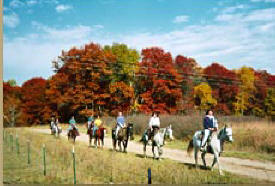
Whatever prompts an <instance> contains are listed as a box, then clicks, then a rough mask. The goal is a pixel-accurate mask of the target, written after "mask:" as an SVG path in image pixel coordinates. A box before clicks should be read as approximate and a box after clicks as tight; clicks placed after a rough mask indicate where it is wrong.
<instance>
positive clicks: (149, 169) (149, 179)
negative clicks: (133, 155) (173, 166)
mask: <svg viewBox="0 0 275 186" xmlns="http://www.w3.org/2000/svg"><path fill="white" fill-rule="evenodd" d="M148 184H152V178H151V168H148Z"/></svg>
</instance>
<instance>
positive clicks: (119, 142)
mask: <svg viewBox="0 0 275 186" xmlns="http://www.w3.org/2000/svg"><path fill="white" fill-rule="evenodd" d="M118 146H119V152H122V147H121V141H120V140H119V141H118Z"/></svg>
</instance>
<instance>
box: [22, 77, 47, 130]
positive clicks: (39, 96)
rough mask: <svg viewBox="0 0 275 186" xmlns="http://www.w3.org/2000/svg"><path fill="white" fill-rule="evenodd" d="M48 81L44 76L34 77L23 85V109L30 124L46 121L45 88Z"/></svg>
mask: <svg viewBox="0 0 275 186" xmlns="http://www.w3.org/2000/svg"><path fill="white" fill-rule="evenodd" d="M46 84H47V81H46V80H45V79H43V78H32V79H30V80H28V81H26V82H25V83H24V84H23V85H22V109H23V114H24V119H25V121H26V123H27V124H28V125H32V124H40V123H43V122H44V121H45V119H46V118H44V117H43V116H44V112H43V111H44V107H45V105H46V99H45V90H46Z"/></svg>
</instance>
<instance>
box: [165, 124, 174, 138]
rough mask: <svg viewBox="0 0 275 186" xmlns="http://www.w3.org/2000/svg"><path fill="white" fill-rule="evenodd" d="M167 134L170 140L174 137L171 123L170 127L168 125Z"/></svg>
mask: <svg viewBox="0 0 275 186" xmlns="http://www.w3.org/2000/svg"><path fill="white" fill-rule="evenodd" d="M165 136H168V137H169V139H170V140H173V139H174V137H173V130H172V125H169V126H168V127H166V131H165Z"/></svg>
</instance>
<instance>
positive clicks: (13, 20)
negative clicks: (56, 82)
mask: <svg viewBox="0 0 275 186" xmlns="http://www.w3.org/2000/svg"><path fill="white" fill-rule="evenodd" d="M3 4H4V10H3V14H4V17H3V22H4V26H3V30H4V34H3V40H4V43H3V45H4V46H3V48H4V56H3V60H4V64H3V66H4V81H6V80H9V79H15V80H16V81H17V83H18V84H19V85H21V84H22V83H23V82H25V81H26V80H29V79H31V78H33V77H43V78H49V77H50V76H51V75H53V69H52V68H51V66H52V65H51V61H52V60H54V59H56V58H57V57H58V56H59V55H61V51H62V50H65V51H66V50H69V49H70V48H72V47H81V46H83V45H85V44H87V43H90V42H95V43H98V44H100V45H102V46H103V45H107V44H112V43H125V44H127V45H128V46H129V47H130V48H133V49H136V50H138V51H139V52H140V51H141V50H142V49H143V48H148V47H153V46H158V47H161V48H163V49H164V50H165V51H168V52H171V54H172V56H173V57H176V56H177V55H179V54H180V55H184V56H188V57H193V58H195V59H196V61H197V62H198V63H199V64H200V65H201V66H202V67H206V66H208V65H210V64H211V63H213V62H218V63H220V64H222V65H224V66H225V67H226V68H229V69H236V68H240V67H242V66H244V65H245V66H251V67H253V68H255V69H258V70H267V71H268V72H269V73H272V74H275V0H239V1H237V0H195V1H191V0H190V1H183V0H89V1H88V0H4V2H3Z"/></svg>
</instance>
